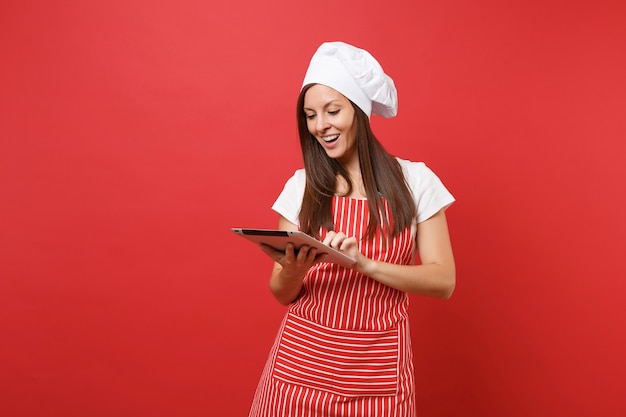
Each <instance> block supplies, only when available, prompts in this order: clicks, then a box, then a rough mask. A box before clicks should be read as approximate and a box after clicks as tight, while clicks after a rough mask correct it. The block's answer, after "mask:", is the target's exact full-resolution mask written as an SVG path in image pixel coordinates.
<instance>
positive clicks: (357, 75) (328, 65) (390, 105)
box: [302, 42, 398, 117]
mask: <svg viewBox="0 0 626 417" xmlns="http://www.w3.org/2000/svg"><path fill="white" fill-rule="evenodd" d="M307 84H324V85H325V86H327V87H331V88H333V89H335V90H337V91H339V92H340V93H341V94H343V95H344V96H346V97H347V98H348V99H349V100H350V101H352V102H353V103H354V104H356V105H357V106H359V108H360V109H361V110H363V111H364V112H365V114H367V116H368V117H369V116H370V114H378V115H380V116H383V117H394V116H395V115H396V114H397V112H398V93H397V91H396V86H395V84H394V82H393V80H392V79H391V77H389V76H388V75H387V74H385V72H384V71H383V68H382V67H381V66H380V64H379V63H378V61H376V59H375V58H374V57H373V56H372V55H371V54H370V53H369V52H367V51H366V50H364V49H360V48H356V47H354V46H352V45H349V44H347V43H344V42H325V43H323V44H322V45H321V46H320V47H319V48H318V49H317V51H316V52H315V54H313V57H312V58H311V62H310V64H309V68H308V69H307V71H306V75H305V76H304V82H303V83H302V87H304V86H305V85H307Z"/></svg>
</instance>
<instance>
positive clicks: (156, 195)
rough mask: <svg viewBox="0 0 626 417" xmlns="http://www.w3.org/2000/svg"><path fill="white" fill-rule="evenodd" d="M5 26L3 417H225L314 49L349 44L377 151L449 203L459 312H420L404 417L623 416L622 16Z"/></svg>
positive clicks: (40, 17)
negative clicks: (392, 113) (357, 52)
mask: <svg viewBox="0 0 626 417" xmlns="http://www.w3.org/2000/svg"><path fill="white" fill-rule="evenodd" d="M347 3H349V2H330V1H326V0H321V1H318V2H315V3H306V2H305V3H302V2H293V1H286V0H277V1H275V2H273V3H272V5H269V4H266V3H265V2H257V1H252V0H233V1H229V2H206V1H198V0H195V1H172V0H158V1H141V0H125V1H119V0H114V1H108V2H85V1H77V0H74V1H72V0H62V1H56V2H46V1H37V0H30V1H28V0H26V1H19V2H18V1H14V2H3V4H2V5H1V6H0V45H1V46H0V48H1V49H0V52H1V54H0V57H1V58H0V59H1V62H2V63H1V65H0V75H1V77H0V106H1V107H0V415H2V416H7V417H18V416H19V417H24V416H28V417H34V416H64V417H71V416H91V417H98V416H129V417H136V416H151V417H160V416H180V415H184V416H187V417H192V416H207V415H209V416H244V415H246V413H247V410H248V407H249V404H250V401H251V398H252V395H253V392H254V389H255V386H256V383H257V380H258V378H259V376H260V373H261V370H262V367H263V365H264V361H265V359H266V357H267V354H268V351H269V348H270V346H271V343H272V341H273V338H274V335H275V332H276V330H277V328H278V325H279V321H280V319H281V317H282V314H283V312H284V308H283V307H281V306H279V305H278V304H277V303H276V302H275V301H274V300H273V298H272V297H271V295H270V293H269V291H268V289H267V280H268V277H269V272H270V268H271V263H270V262H269V260H268V259H267V258H265V257H264V255H263V254H262V253H261V252H260V251H258V250H257V249H256V248H254V247H253V246H249V244H248V243H246V242H245V241H243V240H241V239H240V238H238V237H236V236H234V235H233V234H232V233H231V232H230V231H229V228H230V227H232V226H268V227H272V226H274V225H275V224H276V221H277V219H276V216H275V215H274V214H273V212H271V210H270V205H271V203H272V202H273V200H274V198H275V197H276V195H277V194H278V192H279V191H280V189H281V188H282V185H283V182H284V181H285V180H286V178H287V177H288V176H290V175H291V173H292V172H293V170H294V169H296V168H299V167H300V166H301V158H300V154H299V147H298V143H297V138H296V126H295V119H294V113H295V111H294V109H295V107H294V106H295V99H296V96H297V93H298V90H299V87H300V82H301V79H302V77H303V76H304V71H305V69H306V65H307V64H308V60H309V58H310V56H311V54H312V53H313V52H314V50H315V48H317V46H318V45H319V44H320V43H321V42H323V41H327V40H344V41H347V42H350V43H354V44H356V45H358V46H362V47H365V48H367V49H369V50H370V51H371V52H372V53H373V54H374V55H375V56H376V57H377V58H379V60H380V61H381V62H382V63H383V66H384V67H385V69H386V70H387V71H388V72H389V73H390V75H392V77H393V78H394V79H395V81H396V84H397V87H398V90H399V100H400V108H399V115H398V117H397V118H396V119H392V120H379V119H376V118H374V119H373V120H374V122H373V123H374V131H375V132H376V133H377V135H378V136H379V137H380V139H381V140H382V141H383V142H384V143H385V144H386V146H387V148H388V149H389V150H390V151H391V152H392V153H394V154H398V155H400V156H402V157H404V158H409V159H413V160H423V161H426V162H427V163H428V164H429V165H430V166H431V168H433V169H434V170H435V172H437V173H438V174H439V175H440V177H441V178H442V179H443V180H444V182H445V183H446V185H447V186H448V187H449V188H450V190H451V191H452V192H453V193H454V194H455V196H456V197H457V199H458V202H457V203H456V204H455V205H454V206H453V207H452V208H451V209H450V210H449V212H448V216H449V222H450V228H451V234H452V239H453V244H454V249H455V254H456V259H457V264H458V286H457V291H456V293H455V295H454V297H453V298H452V299H451V300H450V301H448V302H443V301H438V300H431V299H425V298H420V297H412V298H411V302H412V306H411V309H412V310H411V315H412V331H413V341H414V351H415V362H416V378H417V388H418V390H417V400H418V407H419V410H420V415H421V416H422V417H432V416H482V417H485V416H503V415H506V416H536V417H537V416H553V415H561V416H583V415H584V416H587V415H596V416H623V415H625V414H626V404H625V399H624V393H623V390H624V377H625V373H626V360H625V359H624V351H626V336H625V335H626V332H625V331H624V326H625V324H624V323H625V320H626V308H625V307H624V302H623V295H622V294H623V293H624V290H625V289H626V284H625V282H626V280H625V278H626V274H625V273H624V255H625V249H626V245H625V243H624V236H625V235H626V222H625V220H624V219H625V216H624V214H623V213H622V211H623V208H624V203H625V200H626V199H625V196H624V191H625V187H624V180H625V179H626V163H625V156H626V152H625V151H624V139H625V138H626V98H625V97H626V82H625V77H624V74H626V54H625V53H624V51H625V50H626V29H625V28H626V6H624V3H623V2H621V1H618V0H616V1H605V0H599V1H595V2H590V1H559V0H543V1H527V0H524V1H522V0H514V1H507V2H502V1H495V0H476V1H465V0H443V1H439V2H429V1H422V0H418V1H404V2H392V3H389V5H383V4H381V3H380V2H375V1H370V0H362V1H359V2H354V3H353V4H347Z"/></svg>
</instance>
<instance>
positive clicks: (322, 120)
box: [317, 116, 330, 131]
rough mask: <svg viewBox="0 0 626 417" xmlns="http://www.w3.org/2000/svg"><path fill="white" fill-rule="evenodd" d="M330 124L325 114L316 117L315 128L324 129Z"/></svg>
mask: <svg viewBox="0 0 626 417" xmlns="http://www.w3.org/2000/svg"><path fill="white" fill-rule="evenodd" d="M329 126H330V123H329V122H328V118H327V117H326V116H318V117H317V130H320V131H322V130H326V129H328V127H329Z"/></svg>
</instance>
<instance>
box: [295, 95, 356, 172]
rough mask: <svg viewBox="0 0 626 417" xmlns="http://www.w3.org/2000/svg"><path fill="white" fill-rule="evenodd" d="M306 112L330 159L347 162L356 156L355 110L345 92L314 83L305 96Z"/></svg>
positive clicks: (309, 126) (310, 125)
mask: <svg viewBox="0 0 626 417" xmlns="http://www.w3.org/2000/svg"><path fill="white" fill-rule="evenodd" d="M304 114H305V116H306V120H307V127H308V129H309V133H311V135H313V137H315V139H317V141H318V142H319V143H320V145H322V147H323V148H324V150H326V154H327V155H328V156H329V157H330V158H333V159H337V160H339V161H340V162H341V163H342V164H344V165H346V164H348V163H349V162H350V161H352V160H353V158H357V151H356V123H355V117H354V116H355V111H354V108H353V107H352V104H351V103H350V101H349V100H348V99H347V98H346V97H344V95H343V94H341V93H339V92H338V91H337V90H334V89H332V88H330V87H327V86H325V85H322V84H316V85H314V86H313V87H311V88H309V90H308V91H307V92H306V94H305V96H304Z"/></svg>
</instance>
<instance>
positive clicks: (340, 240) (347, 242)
mask: <svg viewBox="0 0 626 417" xmlns="http://www.w3.org/2000/svg"><path fill="white" fill-rule="evenodd" d="M322 243H324V244H326V245H328V246H330V247H331V248H333V249H337V250H338V251H340V252H342V253H343V254H345V255H346V256H349V257H350V258H352V259H354V260H355V261H356V263H355V264H354V265H353V266H352V268H353V269H356V270H357V271H359V272H361V271H363V270H364V269H365V267H366V265H367V263H368V261H370V259H368V258H367V257H365V255H363V254H362V253H361V252H360V251H359V244H358V241H357V239H356V238H355V237H352V236H350V237H349V236H346V235H345V234H344V233H342V232H334V231H332V230H331V231H329V232H328V233H327V234H326V237H325V238H324V240H323V241H322Z"/></svg>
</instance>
